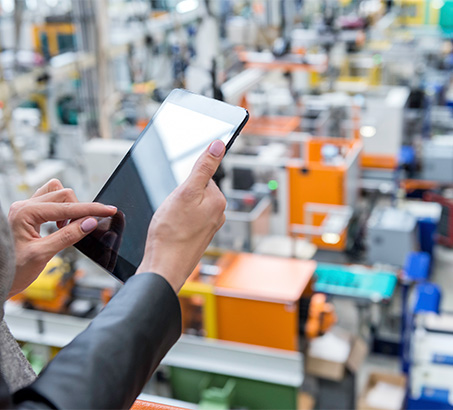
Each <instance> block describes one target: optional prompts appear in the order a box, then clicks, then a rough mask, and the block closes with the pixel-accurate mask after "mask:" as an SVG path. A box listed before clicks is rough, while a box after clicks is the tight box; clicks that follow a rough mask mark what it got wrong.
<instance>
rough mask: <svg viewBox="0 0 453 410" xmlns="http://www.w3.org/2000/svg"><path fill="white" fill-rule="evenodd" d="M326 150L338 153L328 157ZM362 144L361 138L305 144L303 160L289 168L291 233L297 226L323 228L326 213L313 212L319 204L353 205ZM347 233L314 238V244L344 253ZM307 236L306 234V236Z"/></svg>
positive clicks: (356, 189) (310, 141)
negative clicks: (310, 210)
mask: <svg viewBox="0 0 453 410" xmlns="http://www.w3.org/2000/svg"><path fill="white" fill-rule="evenodd" d="M326 147H327V148H329V151H331V152H332V150H333V151H334V152H337V153H336V154H335V156H334V157H329V158H326V156H325V153H326ZM361 151H362V142H361V141H360V140H358V139H341V138H316V139H315V138H311V139H308V140H307V141H306V143H305V147H304V154H305V158H304V161H302V162H301V161H300V160H294V161H293V162H290V163H289V164H288V166H287V173H288V195H289V198H288V199H289V200H288V203H289V210H288V217H289V221H288V222H289V231H290V232H291V233H294V232H296V233H297V231H294V230H293V227H294V226H297V225H312V226H315V227H316V226H321V225H322V224H323V223H324V221H325V218H326V217H327V216H328V215H327V213H326V212H312V213H311V214H310V215H307V208H308V207H309V206H310V207H311V208H314V209H315V210H316V205H317V204H319V205H320V206H319V208H320V209H321V208H322V206H321V205H337V206H353V205H354V204H355V201H356V199H357V192H358V183H359V166H360V164H359V160H360V158H359V156H360V153H361ZM346 234H347V230H346V229H343V230H342V231H341V232H340V233H335V234H334V235H329V233H328V232H326V234H323V235H314V236H313V238H312V241H313V243H314V244H316V245H317V246H318V247H319V248H321V249H330V250H338V251H340V250H344V249H345V246H346ZM306 236H307V235H306Z"/></svg>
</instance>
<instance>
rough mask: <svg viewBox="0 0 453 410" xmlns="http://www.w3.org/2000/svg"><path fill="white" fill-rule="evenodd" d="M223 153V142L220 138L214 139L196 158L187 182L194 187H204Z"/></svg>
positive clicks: (215, 169)
mask: <svg viewBox="0 0 453 410" xmlns="http://www.w3.org/2000/svg"><path fill="white" fill-rule="evenodd" d="M224 155H225V144H224V143H223V142H222V141H220V140H216V141H214V142H213V143H212V144H211V145H210V146H209V148H208V149H207V150H206V151H204V152H203V154H201V156H200V158H198V160H197V162H196V163H195V165H194V167H193V169H192V172H191V174H190V176H189V178H188V179H187V182H189V184H190V185H192V187H193V188H195V189H204V188H206V185H207V184H208V182H209V180H210V179H211V178H212V176H213V175H214V174H215V172H216V171H217V168H218V167H219V165H220V162H221V161H222V158H223V156H224Z"/></svg>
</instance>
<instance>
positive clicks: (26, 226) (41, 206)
mask: <svg viewBox="0 0 453 410" xmlns="http://www.w3.org/2000/svg"><path fill="white" fill-rule="evenodd" d="M115 213H116V208H115V207H111V206H107V205H102V204H98V203H79V202H78V200H77V197H76V196H75V194H74V192H73V191H72V190H71V189H64V188H63V185H62V184H61V182H60V181H58V180H57V179H52V180H51V181H49V182H48V183H47V184H46V185H44V186H43V187H41V188H39V189H38V190H37V191H36V193H35V194H34V195H33V196H32V197H31V198H30V199H28V200H25V201H19V202H15V203H13V204H12V205H11V208H10V210H9V215H8V221H9V223H10V226H11V231H12V233H13V237H14V245H15V250H16V274H15V277H14V281H13V285H12V288H11V291H10V293H9V297H11V296H14V295H16V294H17V293H19V292H21V291H22V290H24V289H25V288H27V287H28V286H29V285H30V284H31V283H32V282H33V281H34V280H35V279H36V278H37V277H38V276H39V274H40V273H41V272H42V270H43V269H44V268H45V266H46V264H47V262H49V260H50V259H52V257H54V256H55V255H56V254H57V253H58V252H60V251H62V250H63V249H65V248H67V247H68V246H71V245H73V244H75V243H76V242H78V241H80V240H81V239H82V238H83V237H85V236H86V235H87V234H88V233H90V232H92V231H93V230H94V229H95V228H96V227H97V225H98V223H97V220H96V219H95V218H93V216H97V217H108V216H112V215H114V214H115ZM69 220H72V222H71V223H69V225H67V222H68V221H69ZM48 221H55V222H57V226H58V227H59V228H60V229H59V230H58V231H57V232H54V233H52V234H51V235H48V236H45V237H41V235H40V228H41V225H42V224H43V223H45V222H48Z"/></svg>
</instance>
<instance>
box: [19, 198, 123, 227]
mask: <svg viewBox="0 0 453 410" xmlns="http://www.w3.org/2000/svg"><path fill="white" fill-rule="evenodd" d="M116 211H117V209H116V208H115V207H114V206H110V205H103V204H100V203H96V202H93V203H76V202H63V203H57V202H46V203H35V204H30V205H28V206H26V207H24V208H23V212H24V213H25V212H26V213H28V215H29V218H30V219H31V221H30V222H31V223H32V224H42V223H44V222H49V221H62V220H65V219H79V218H83V217H86V216H103V217H106V216H112V215H114V214H115V213H116Z"/></svg>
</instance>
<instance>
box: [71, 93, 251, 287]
mask: <svg viewBox="0 0 453 410" xmlns="http://www.w3.org/2000/svg"><path fill="white" fill-rule="evenodd" d="M247 120H248V113H247V110H245V109H244V108H241V107H235V106H232V105H229V104H226V103H224V102H221V101H217V100H214V99H211V98H207V97H203V96H200V95H197V94H193V93H190V92H188V91H185V90H180V89H177V90H173V91H172V92H171V93H170V95H169V96H168V97H167V98H166V99H165V101H164V102H163V103H162V105H161V106H160V108H159V110H158V111H157V112H156V114H155V115H154V117H153V118H152V119H151V121H150V122H149V124H148V125H147V126H146V128H145V129H144V130H143V132H142V133H141V134H140V136H139V137H138V139H137V141H136V142H135V144H134V145H133V146H132V148H131V149H130V150H129V152H128V153H127V154H126V155H125V157H124V158H123V160H122V161H121V163H120V164H119V165H118V167H117V168H116V170H115V171H114V172H113V174H112V176H111V177H110V178H109V180H108V181H107V183H106V184H105V185H104V187H103V188H102V189H101V191H100V192H99V194H98V195H97V196H96V198H95V199H94V201H96V202H100V203H103V204H107V205H114V206H116V207H117V208H118V212H117V213H116V214H115V215H114V216H113V217H109V218H100V219H99V223H98V227H97V228H96V230H95V231H93V232H92V233H90V234H89V235H87V236H86V237H85V238H84V239H82V240H81V241H80V242H78V243H77V244H75V247H76V248H77V249H78V250H79V251H81V252H82V253H84V254H85V255H86V256H88V257H89V258H90V259H92V260H93V261H95V262H96V263H98V264H99V265H100V266H102V267H103V268H105V269H106V270H107V271H108V272H110V273H111V274H112V275H113V276H114V277H116V278H117V279H119V280H120V281H122V282H125V281H126V280H127V279H128V278H129V277H130V276H132V275H133V274H134V273H135V271H136V270H137V267H138V266H139V265H140V263H141V261H142V258H143V254H144V251H145V242H146V237H147V233H148V226H149V223H150V221H151V218H152V216H153V214H154V212H155V211H156V209H157V208H158V207H159V205H160V204H161V203H162V202H163V201H164V200H165V198H166V197H167V196H168V195H169V194H170V193H171V192H172V191H173V190H174V189H175V188H176V187H177V186H178V185H180V184H181V183H182V182H184V180H185V179H186V178H187V177H188V176H189V174H190V171H191V170H192V167H193V165H194V164H195V162H196V160H197V159H198V157H199V156H200V154H201V153H202V152H203V151H204V150H205V149H206V148H207V147H208V145H209V144H210V143H211V142H212V141H214V140H216V139H220V140H222V141H223V142H224V143H225V145H226V149H227V150H228V149H229V148H230V147H231V145H232V144H233V142H234V140H235V139H236V137H237V136H238V135H239V132H240V131H241V129H242V128H243V127H244V125H245V123H246V122H247Z"/></svg>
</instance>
